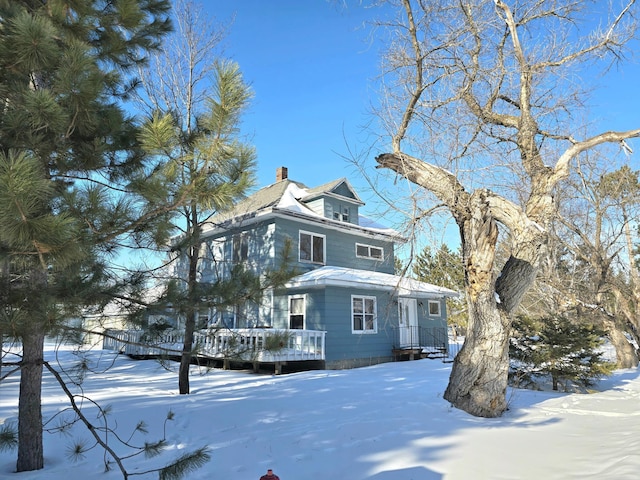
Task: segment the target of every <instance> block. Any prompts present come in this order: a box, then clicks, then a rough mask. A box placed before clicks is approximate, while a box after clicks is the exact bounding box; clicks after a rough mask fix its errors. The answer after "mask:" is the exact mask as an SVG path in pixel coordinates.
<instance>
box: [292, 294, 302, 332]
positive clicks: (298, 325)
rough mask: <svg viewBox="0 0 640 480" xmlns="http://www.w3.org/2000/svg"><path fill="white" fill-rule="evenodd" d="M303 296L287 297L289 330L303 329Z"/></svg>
mask: <svg viewBox="0 0 640 480" xmlns="http://www.w3.org/2000/svg"><path fill="white" fill-rule="evenodd" d="M304 313H305V305H304V295H293V296H291V297H289V328H292V329H298V330H302V329H304Z"/></svg>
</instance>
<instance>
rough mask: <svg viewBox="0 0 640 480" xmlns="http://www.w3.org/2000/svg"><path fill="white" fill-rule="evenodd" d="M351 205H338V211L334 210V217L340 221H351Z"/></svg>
mask: <svg viewBox="0 0 640 480" xmlns="http://www.w3.org/2000/svg"><path fill="white" fill-rule="evenodd" d="M349 213H350V209H349V207H338V209H337V210H336V211H334V212H333V219H334V220H338V221H340V222H347V223H348V222H349Z"/></svg>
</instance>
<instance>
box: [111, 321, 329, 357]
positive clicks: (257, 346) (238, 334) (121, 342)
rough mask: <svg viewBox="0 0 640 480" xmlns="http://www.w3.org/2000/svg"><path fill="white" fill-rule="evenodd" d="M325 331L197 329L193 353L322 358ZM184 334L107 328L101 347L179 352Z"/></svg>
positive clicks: (150, 352)
mask: <svg viewBox="0 0 640 480" xmlns="http://www.w3.org/2000/svg"><path fill="white" fill-rule="evenodd" d="M325 335H326V332H323V331H318V330H287V329H275V328H243V329H219V330H211V331H199V332H196V333H195V335H194V347H195V351H196V355H197V356H200V357H207V358H214V359H227V360H241V361H246V362H286V361H300V360H324V359H325ZM183 343H184V335H183V334H181V333H179V332H176V331H169V332H165V333H162V334H161V335H156V336H153V337H152V338H151V337H148V336H147V335H145V332H144V331H142V330H107V331H106V332H105V337H104V342H103V348H104V349H105V350H116V351H120V352H122V353H125V354H127V355H134V356H147V355H169V356H172V355H180V354H181V352H182V346H183Z"/></svg>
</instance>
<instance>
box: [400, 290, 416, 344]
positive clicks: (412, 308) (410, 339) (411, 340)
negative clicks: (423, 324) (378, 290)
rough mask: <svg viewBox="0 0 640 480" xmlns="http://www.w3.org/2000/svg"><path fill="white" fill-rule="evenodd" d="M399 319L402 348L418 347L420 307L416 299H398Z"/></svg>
mask: <svg viewBox="0 0 640 480" xmlns="http://www.w3.org/2000/svg"><path fill="white" fill-rule="evenodd" d="M398 310H399V312H398V319H399V327H400V328H399V330H400V347H401V348H405V347H417V346H419V345H420V339H419V338H418V305H417V302H416V299H415V298H399V299H398Z"/></svg>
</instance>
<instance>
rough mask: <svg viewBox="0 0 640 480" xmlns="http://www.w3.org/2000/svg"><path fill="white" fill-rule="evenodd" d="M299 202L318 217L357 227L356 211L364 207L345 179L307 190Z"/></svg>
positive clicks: (357, 214)
mask: <svg viewBox="0 0 640 480" xmlns="http://www.w3.org/2000/svg"><path fill="white" fill-rule="evenodd" d="M300 202H301V203H303V204H304V205H306V206H307V207H308V208H309V209H310V210H312V211H313V212H314V213H316V214H318V215H322V216H323V217H325V218H329V219H331V220H335V221H338V222H344V223H351V224H353V225H358V217H359V212H358V209H359V207H361V206H362V205H364V202H363V201H362V200H360V197H358V195H357V194H356V192H355V190H354V189H353V187H352V186H351V185H350V184H349V182H348V181H347V179H346V178H341V179H339V180H334V181H333V182H330V183H327V184H325V185H321V186H319V187H315V188H312V189H309V190H308V191H307V195H306V196H304V197H303V198H301V199H300Z"/></svg>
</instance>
